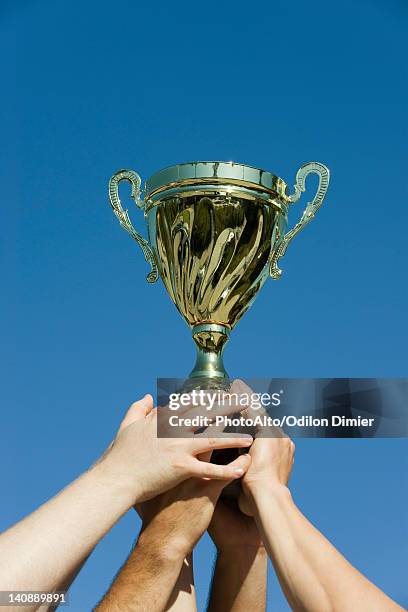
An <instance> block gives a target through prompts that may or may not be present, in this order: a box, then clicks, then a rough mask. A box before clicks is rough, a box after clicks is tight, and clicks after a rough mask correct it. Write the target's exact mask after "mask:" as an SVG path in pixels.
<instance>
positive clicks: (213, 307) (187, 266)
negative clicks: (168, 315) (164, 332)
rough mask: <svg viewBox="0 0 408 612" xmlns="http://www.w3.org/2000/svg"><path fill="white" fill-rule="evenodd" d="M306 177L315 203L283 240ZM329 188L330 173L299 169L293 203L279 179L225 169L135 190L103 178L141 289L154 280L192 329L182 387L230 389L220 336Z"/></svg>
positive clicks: (185, 167)
mask: <svg viewBox="0 0 408 612" xmlns="http://www.w3.org/2000/svg"><path fill="white" fill-rule="evenodd" d="M312 173H313V174H317V175H318V177H319V184H318V188H317V192H316V195H315V197H314V198H313V200H311V201H310V202H309V203H308V204H307V206H306V208H305V210H304V212H303V214H302V216H301V218H300V220H299V221H298V222H297V223H296V225H294V227H293V228H292V229H291V230H290V231H288V232H286V226H287V222H288V211H289V208H290V206H291V205H292V204H293V203H295V202H296V201H297V200H298V199H299V198H300V195H301V193H302V192H304V191H305V181H306V177H307V176H308V175H309V174H312ZM121 181H128V182H130V183H131V186H132V190H131V196H132V198H133V199H134V200H135V203H136V205H137V206H138V207H139V208H140V209H141V210H143V212H144V216H145V219H146V223H147V231H148V239H145V238H144V237H143V236H142V235H141V234H140V233H139V232H138V231H136V230H135V228H134V227H133V225H132V223H131V221H130V217H129V214H128V211H127V210H126V209H124V208H123V207H122V204H121V201H120V199H119V194H118V187H119V183H120V182H121ZM328 185H329V170H328V168H327V167H326V166H324V165H323V164H320V163H317V162H311V163H307V164H304V165H303V166H301V167H300V168H299V170H298V172H297V174H296V181H295V188H294V192H293V194H292V195H290V194H289V193H288V188H287V185H286V183H285V182H284V181H283V180H282V179H281V178H279V177H277V176H275V175H273V174H271V173H270V172H267V171H265V170H260V169H257V168H253V167H251V166H247V165H243V164H237V163H233V162H219V161H218V162H193V163H187V164H178V165H176V166H172V167H170V168H165V169H164V170H161V171H159V172H157V173H156V174H154V175H153V176H152V177H151V178H149V179H148V180H147V181H146V183H145V186H144V189H143V190H142V189H141V178H140V176H139V175H138V174H137V173H136V172H134V171H133V170H120V171H119V172H116V173H115V174H114V175H113V176H112V178H111V179H110V182H109V199H110V203H111V206H112V209H113V212H114V213H115V215H116V216H117V218H118V219H119V222H120V224H121V225H122V227H123V228H124V229H126V230H127V231H128V232H129V234H130V235H131V236H132V237H133V238H134V239H135V240H136V242H138V244H139V245H140V247H141V248H142V250H143V253H144V256H145V259H146V261H147V262H149V264H150V266H151V271H150V272H149V274H148V276H147V280H148V282H149V283H154V282H156V281H157V280H158V277H159V276H160V277H161V279H162V281H163V283H164V285H165V287H166V289H167V291H168V293H169V295H170V298H171V299H172V301H173V302H174V304H175V305H176V307H177V309H178V310H179V312H180V314H181V315H182V316H183V318H184V319H185V321H186V322H187V324H188V325H189V327H190V328H191V332H192V336H193V339H194V342H195V344H196V346H197V360H196V364H195V366H194V368H193V370H192V372H191V373H190V375H189V379H188V381H187V384H186V388H190V389H192V388H207V389H215V388H221V389H222V388H227V387H228V386H229V378H228V374H227V372H226V370H225V368H224V364H223V350H224V346H225V343H226V342H227V340H228V337H229V334H230V332H231V330H232V329H233V328H234V327H235V325H236V323H237V322H238V321H239V319H240V318H241V317H242V316H243V315H244V314H245V312H246V311H247V310H248V308H249V307H250V306H251V304H252V302H253V301H254V299H255V297H256V296H257V294H258V291H259V290H260V289H261V287H262V285H263V284H264V282H265V281H266V280H267V278H268V277H269V276H271V277H272V278H273V279H278V278H279V277H280V275H281V270H280V269H279V267H278V262H279V259H280V258H281V257H283V256H284V255H285V252H286V249H287V246H288V244H289V242H290V241H291V240H292V238H294V236H295V235H296V234H298V233H299V232H300V231H301V230H302V229H303V227H305V226H306V225H307V224H308V223H309V222H310V221H311V220H312V219H313V217H314V214H315V213H316V211H317V210H318V209H319V208H320V206H321V204H322V202H323V199H324V197H325V195H326V192H327V188H328ZM285 232H286V233H285Z"/></svg>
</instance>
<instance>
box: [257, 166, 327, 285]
mask: <svg viewBox="0 0 408 612" xmlns="http://www.w3.org/2000/svg"><path fill="white" fill-rule="evenodd" d="M309 174H317V175H318V177H319V186H318V188H317V192H316V195H315V197H314V198H313V200H312V201H311V202H308V204H307V206H306V208H305V210H304V211H303V213H302V216H301V218H300V220H299V221H298V222H297V223H296V225H295V226H294V227H293V228H292V229H291V230H289V232H287V233H286V234H285V235H284V236H283V237H282V238H281V239H280V240H278V241H277V243H276V245H275V246H274V248H273V250H272V253H271V257H270V264H269V273H270V275H271V277H272V278H273V279H274V280H278V279H279V278H280V276H281V274H282V270H281V269H280V268H279V266H278V261H279V259H280V258H281V257H283V256H284V255H285V253H286V249H287V248H288V245H289V243H290V241H291V240H292V239H293V238H294V237H295V236H296V234H298V233H299V232H300V231H301V230H302V229H303V228H304V227H306V225H307V224H308V223H310V221H311V220H312V219H313V217H314V216H315V213H316V212H317V211H318V210H319V208H320V206H321V205H322V204H323V200H324V198H325V196H326V192H327V189H328V187H329V180H330V172H329V169H328V168H327V167H326V166H325V165H323V164H319V163H318V162H310V163H308V164H303V165H302V166H300V168H299V170H298V171H297V173H296V184H295V192H294V193H293V194H292V195H291V196H289V202H290V203H292V204H293V203H294V202H297V201H298V199H299V198H300V195H301V194H302V193H303V192H304V191H305V189H306V187H305V182H306V177H307V176H308V175H309Z"/></svg>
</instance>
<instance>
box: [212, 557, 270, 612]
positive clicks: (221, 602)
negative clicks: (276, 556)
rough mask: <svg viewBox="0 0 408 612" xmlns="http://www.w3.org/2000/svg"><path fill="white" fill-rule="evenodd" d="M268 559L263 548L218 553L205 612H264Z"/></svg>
mask: <svg viewBox="0 0 408 612" xmlns="http://www.w3.org/2000/svg"><path fill="white" fill-rule="evenodd" d="M266 578H267V556H266V552H265V549H264V548H263V547H259V548H258V547H253V548H250V547H248V548H242V549H239V548H237V549H232V550H230V551H225V552H222V551H221V552H219V553H218V554H217V560H216V564H215V569H214V576H213V582H212V587H211V594H210V600H209V604H208V612H224V610H228V612H247V610H251V612H264V610H265V609H266Z"/></svg>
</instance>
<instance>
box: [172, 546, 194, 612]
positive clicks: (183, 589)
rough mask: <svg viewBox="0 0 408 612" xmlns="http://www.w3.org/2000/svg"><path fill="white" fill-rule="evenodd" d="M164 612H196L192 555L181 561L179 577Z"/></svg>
mask: <svg viewBox="0 0 408 612" xmlns="http://www.w3.org/2000/svg"><path fill="white" fill-rule="evenodd" d="M166 612H197V604H196V595H195V587H194V573H193V554H192V553H191V554H190V555H188V556H187V557H186V558H185V559H184V561H183V565H182V567H181V571H180V574H179V577H178V579H177V582H176V584H175V585H174V588H173V591H172V593H171V595H170V598H169V600H168V602H167V606H166Z"/></svg>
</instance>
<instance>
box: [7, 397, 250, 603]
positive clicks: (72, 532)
mask: <svg viewBox="0 0 408 612" xmlns="http://www.w3.org/2000/svg"><path fill="white" fill-rule="evenodd" d="M152 406H153V400H152V398H151V396H146V397H145V398H144V399H143V400H142V401H140V402H137V403H135V404H133V405H132V406H131V408H130V409H129V411H128V413H127V415H126V417H125V419H124V421H123V423H122V425H121V427H120V430H119V432H118V435H117V436H116V438H115V441H114V443H113V445H112V446H111V447H110V448H109V450H108V451H107V452H106V453H105V454H104V455H103V457H102V458H101V460H100V461H99V462H98V463H96V464H95V465H94V466H93V467H92V468H91V469H90V470H89V471H88V472H86V473H85V474H84V475H82V476H81V477H80V478H78V479H77V480H76V481H75V482H74V483H72V484H71V485H69V486H68V487H67V488H65V489H64V490H63V491H62V492H61V493H59V494H58V495H57V496H56V497H54V498H53V499H51V500H50V501H48V502H47V503H45V504H44V505H43V506H41V507H40V508H39V509H38V510H36V511H35V512H34V513H33V514H31V515H30V516H28V517H27V518H25V519H24V520H22V521H21V522H19V523H17V524H16V525H14V526H13V527H11V528H10V529H9V530H8V531H6V532H4V533H3V534H1V535H0V591H9V590H17V591H23V590H29V591H46V592H54V591H55V590H58V589H59V588H61V585H66V584H67V583H68V582H69V580H70V579H71V578H72V577H73V576H75V574H76V572H77V571H78V568H79V567H80V565H81V563H83V562H84V560H85V559H86V558H87V556H88V555H89V554H90V552H91V551H92V549H93V548H94V547H95V545H96V544H97V543H98V542H99V540H100V539H101V538H102V537H103V536H104V535H105V534H106V533H107V531H109V529H110V528H111V527H112V526H113V525H114V524H115V523H116V521H117V520H118V519H119V518H120V517H121V516H122V515H123V514H124V513H125V512H126V511H127V510H128V509H129V508H130V507H132V506H133V505H134V504H135V503H136V502H142V501H145V500H147V499H150V498H152V497H155V496H157V495H158V494H160V493H162V492H164V491H166V490H168V489H170V488H171V487H174V486H176V485H177V484H179V483H181V482H183V481H184V480H186V479H188V478H190V477H193V476H194V477H198V478H203V477H205V478H215V479H219V480H226V481H229V480H231V479H233V478H239V477H240V476H242V473H243V472H242V469H241V468H239V467H236V466H219V465H214V464H209V463H206V462H203V461H200V460H199V459H198V456H199V455H200V454H201V453H204V452H206V451H208V450H212V449H214V448H222V447H245V446H249V445H250V443H251V441H252V440H251V438H247V439H243V438H233V437H230V438H222V439H220V438H216V439H211V438H209V437H207V436H206V435H204V436H202V437H198V436H194V435H193V433H194V432H192V437H189V438H180V439H166V438H158V436H157V410H152ZM62 551H63V554H62ZM18 609H19V608H18V607H14V608H13V610H14V611H15V612H16V611H17V610H18ZM35 609H36V606H35V605H33V606H31V607H30V606H26V605H24V606H23V607H22V608H21V610H22V611H23V612H29V610H35Z"/></svg>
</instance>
